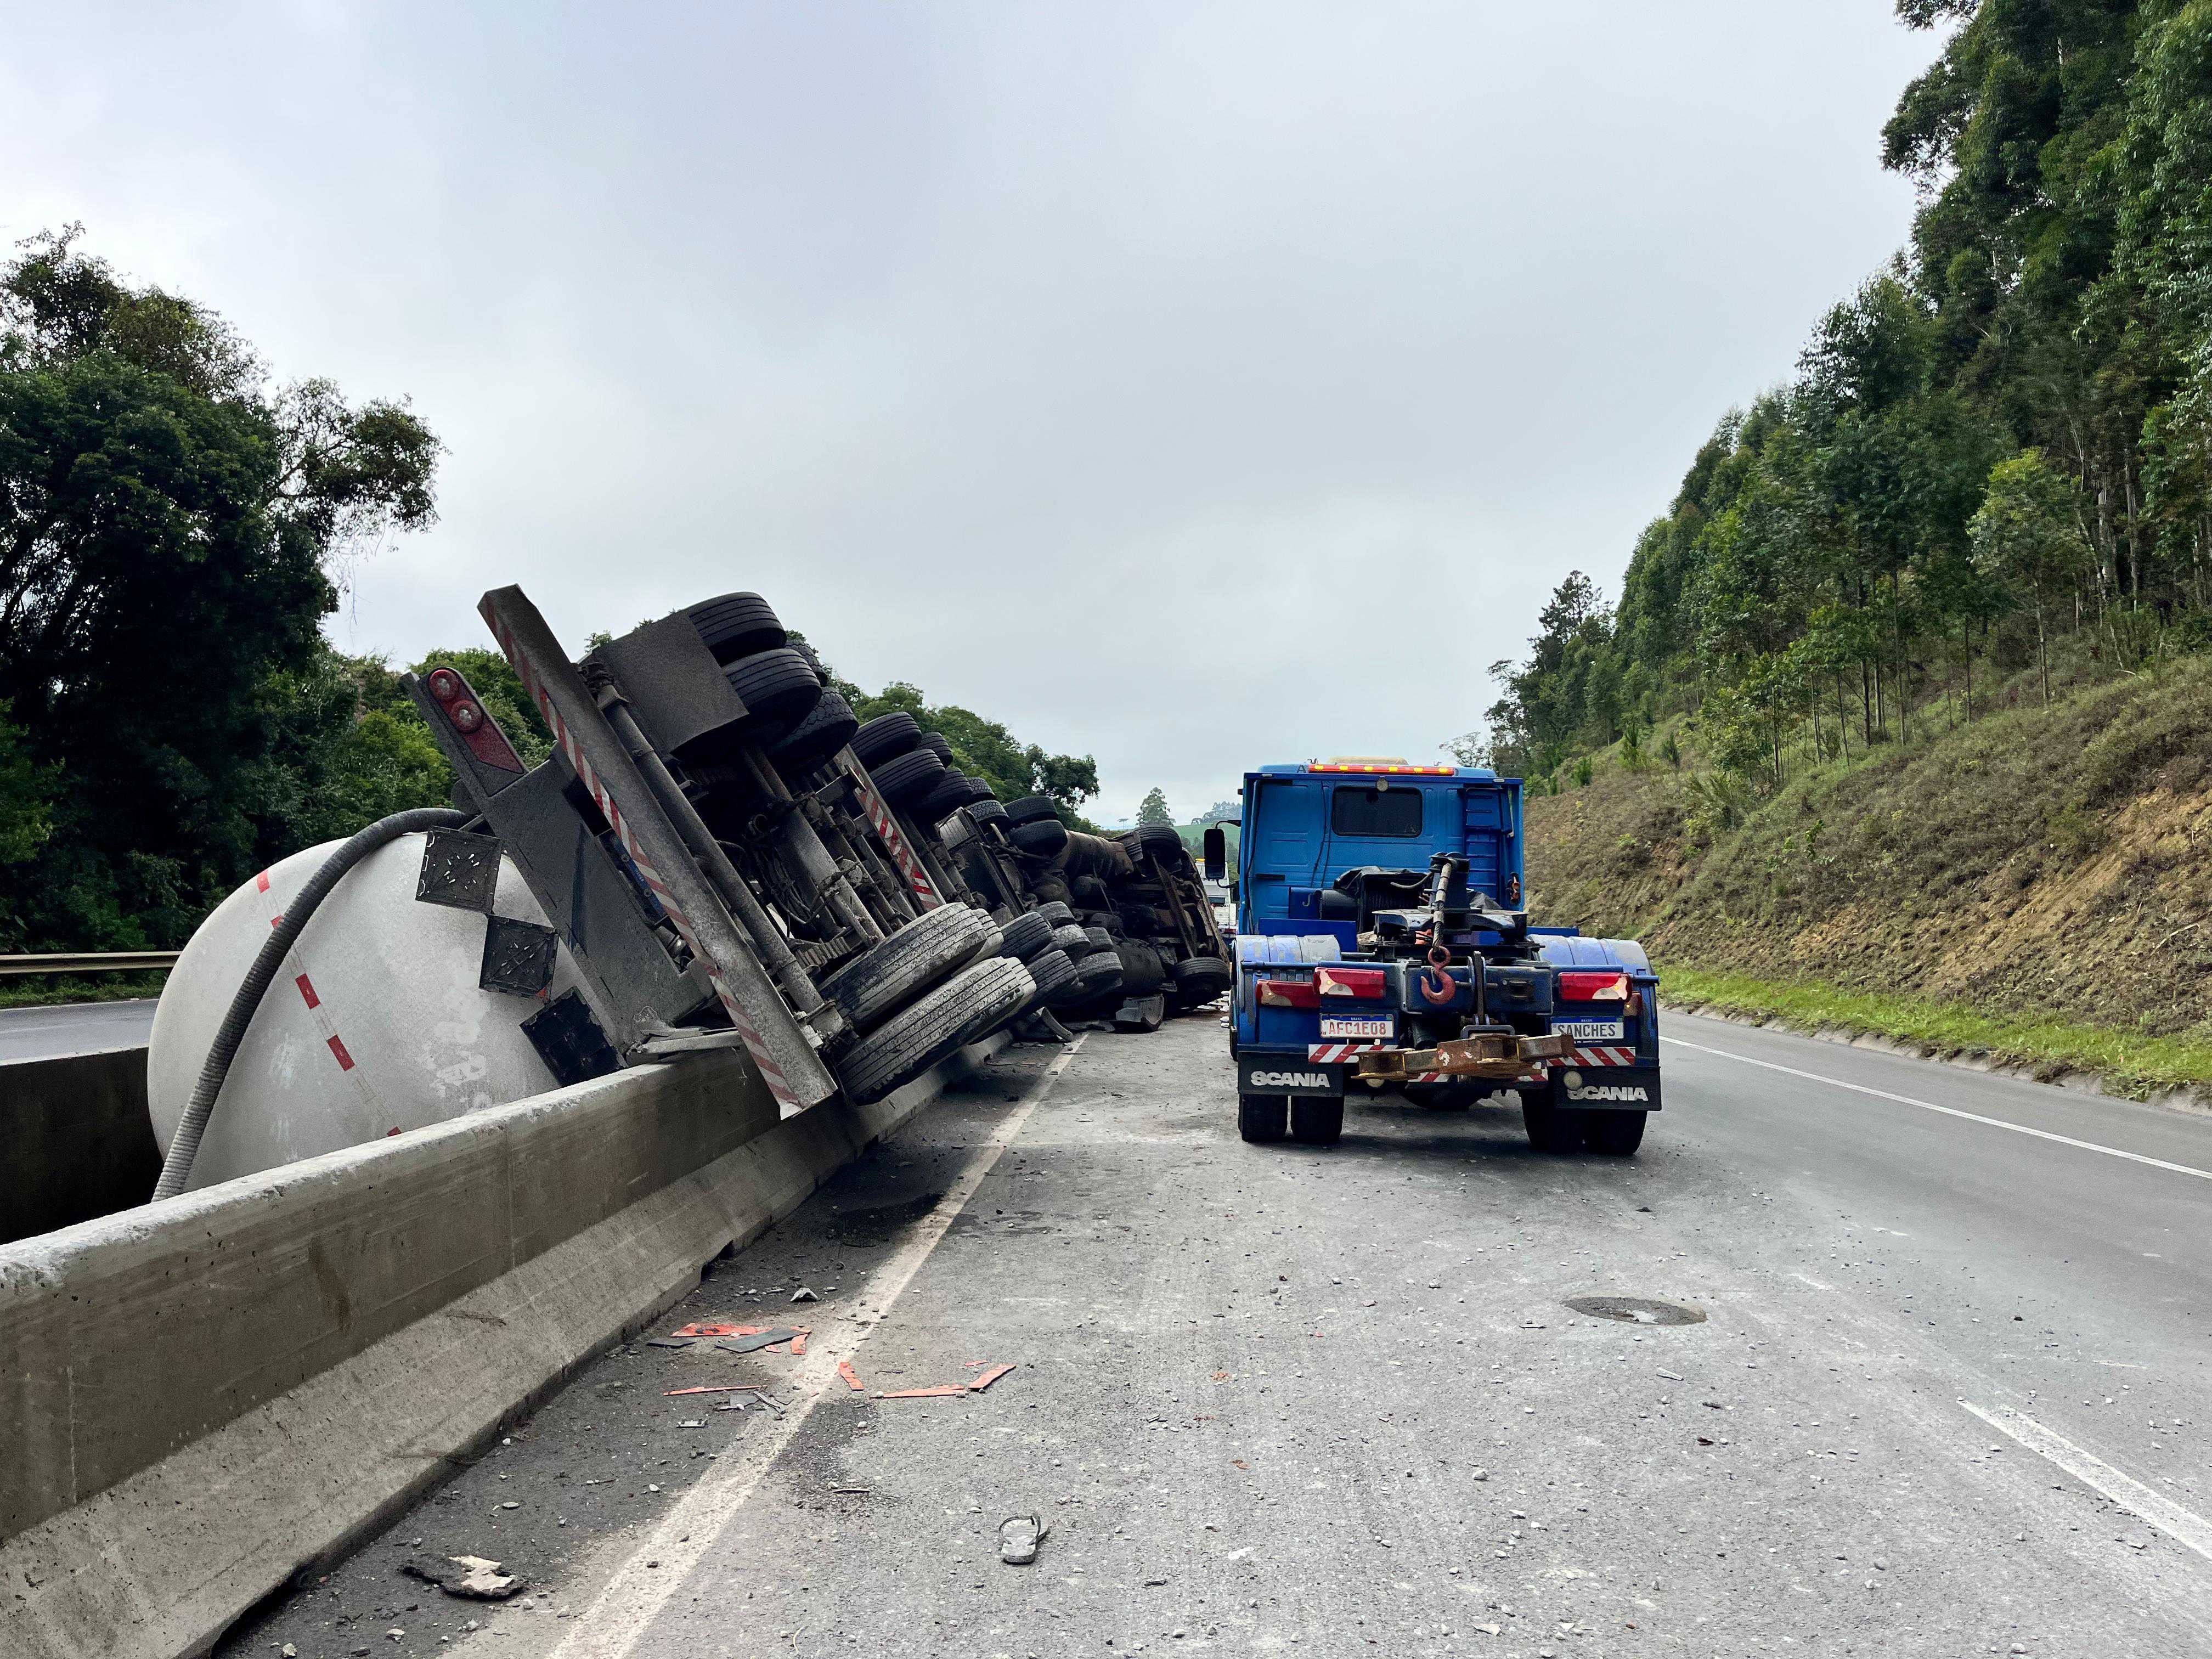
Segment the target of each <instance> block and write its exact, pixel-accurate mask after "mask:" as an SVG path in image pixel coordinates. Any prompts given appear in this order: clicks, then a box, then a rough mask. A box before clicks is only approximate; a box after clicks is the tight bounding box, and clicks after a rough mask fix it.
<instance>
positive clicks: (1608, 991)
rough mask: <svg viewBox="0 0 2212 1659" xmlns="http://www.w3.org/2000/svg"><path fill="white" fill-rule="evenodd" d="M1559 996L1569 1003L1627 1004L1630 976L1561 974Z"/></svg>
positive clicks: (1620, 974) (1618, 974)
mask: <svg viewBox="0 0 2212 1659" xmlns="http://www.w3.org/2000/svg"><path fill="white" fill-rule="evenodd" d="M1559 996H1560V998H1561V999H1562V1000H1565V1001H1567V1002H1626V1001H1627V1000H1628V975H1626V974H1622V973H1607V974H1561V975H1559Z"/></svg>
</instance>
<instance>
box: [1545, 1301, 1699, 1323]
mask: <svg viewBox="0 0 2212 1659" xmlns="http://www.w3.org/2000/svg"><path fill="white" fill-rule="evenodd" d="M1567 1305H1568V1306H1569V1307H1570V1308H1572V1309H1573V1310H1575V1311H1576V1312H1577V1313H1582V1314H1588V1315H1589V1316H1591V1317H1592V1318H1593V1319H1618V1320H1619V1321H1620V1322H1621V1323H1622V1324H1624V1325H1702V1324H1704V1323H1705V1310H1704V1309H1702V1308H1692V1306H1690V1304H1688V1303H1686V1302H1662V1301H1660V1300H1659V1299H1658V1298H1657V1297H1650V1296H1571V1297H1568V1298H1567Z"/></svg>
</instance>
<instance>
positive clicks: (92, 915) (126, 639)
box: [0, 228, 438, 949]
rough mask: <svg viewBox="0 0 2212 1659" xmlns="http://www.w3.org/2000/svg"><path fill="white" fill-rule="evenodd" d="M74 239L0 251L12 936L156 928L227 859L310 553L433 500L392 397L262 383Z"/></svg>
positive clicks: (171, 926) (428, 506)
mask: <svg viewBox="0 0 2212 1659" xmlns="http://www.w3.org/2000/svg"><path fill="white" fill-rule="evenodd" d="M77 235H78V233H77V232H76V229H75V228H71V229H70V231H67V232H64V233H63V234H58V235H48V236H44V237H39V238H34V239H33V240H31V241H30V242H28V243H27V244H24V245H23V247H22V252H21V254H20V256H19V257H18V258H16V259H15V260H14V261H13V262H12V263H10V264H8V265H6V266H5V267H4V269H0V701H4V702H8V703H9V704H10V705H11V706H12V708H13V714H12V716H11V718H12V719H13V720H14V722H15V725H16V726H17V727H18V728H19V729H20V730H21V732H22V733H23V739H22V747H23V750H24V752H25V754H26V756H27V759H28V761H29V763H31V764H33V765H34V766H36V767H39V768H42V769H52V771H53V772H55V773H56V774H58V775H59V776H60V777H62V778H64V779H65V780H66V787H64V788H62V789H61V790H60V791H59V793H57V795H56V796H55V798H54V801H53V807H52V833H51V835H49V836H47V837H46V840H45V842H44V844H43V845H42V846H41V847H40V849H39V850H38V851H37V852H36V854H33V856H32V857H31V858H29V859H27V860H22V861H20V862H17V863H15V864H12V865H9V866H7V868H6V870H5V872H4V877H5V879H6V880H7V882H8V884H9V891H8V893H7V895H6V905H5V913H6V915H7V916H8V918H9V921H8V926H9V929H10V932H11V933H12V935H13V937H12V938H11V939H9V941H8V943H9V944H10V945H12V946H13V947H14V948H18V949H21V948H25V947H27V946H39V945H52V946H55V947H58V948H78V949H82V948H88V947H93V946H99V945H118V946H127V945H138V944H148V943H152V944H173V943H179V942H181V940H182V939H183V937H184V936H185V934H186V933H189V931H190V930H191V927H193V926H194V925H195V924H196V923H197V921H198V920H199V917H200V915H202V914H204V911H205V910H206V908H208V907H209V906H210V904H212V903H213V902H215V901H216V899H217V898H219V897H220V896H222V895H223V894H224V893H226V892H228V890H230V888H231V887H233V886H234V885H235V884H236V883H237V882H238V881H239V880H240V879H242V878H244V877H245V876H246V874H248V873H250V872H251V871H252V868H253V865H254V860H256V859H257V857H258V856H260V848H261V845H262V843H263V840H264V837H263V836H262V833H261V829H262V826H261V824H260V823H258V821H257V819H256V817H255V805H256V803H255V800H254V798H253V797H254V789H255V787H256V784H257V781H258V779H259V778H260V776H261V774H262V771H263V769H264V764H265V763H266V761H267V759H268V756H269V752H270V744H271V742H272V739H273V737H274V735H275V734H274V729H273V726H272V722H271V720H270V697H271V690H270V688H271V686H272V684H276V682H278V681H279V680H280V678H281V677H283V676H287V675H295V676H296V675H299V674H302V673H305V672H307V671H310V669H311V667H312V665H313V662H314V660H315V658H316V655H317V653H318V651H319V635H318V624H319V619H320V618H321V617H322V616H323V615H324V614H325V612H326V611H329V610H330V609H331V605H332V603H333V592H332V588H331V582H330V580H329V578H328V577H327V575H326V574H325V567H326V564H327V562H329V561H330V560H331V559H332V558H333V557H336V556H338V555H340V554H342V553H343V552H344V551H345V550H346V549H347V548H348V547H349V546H351V545H354V544H357V543H360V542H362V541H364V540H366V539H368V538H376V537H380V536H381V535H383V534H385V533H386V532H397V531H406V530H411V529H416V528H419V527H420V526H423V525H426V524H428V522H429V521H430V520H431V518H432V516H433V504H432V497H431V482H432V477H433V475H434V472H435V463H436V457H437V452H438V445H437V441H436V440H435V438H434V437H432V435H430V433H429V431H428V428H425V427H424V426H423V425H422V422H420V421H419V420H417V419H416V417H415V416H413V415H412V414H410V412H408V410H406V409H405V408H404V406H402V405H399V404H391V403H369V404H360V405H352V404H347V403H346V402H345V401H344V400H343V398H341V397H340V396H339V395H338V393H337V391H336V390H335V388H333V387H331V386H330V384H329V383H328V382H326V381H307V382H303V383H301V384H300V385H297V386H290V387H283V388H277V389H275V390H271V389H270V388H269V387H268V386H267V385H266V384H265V376H264V371H263V370H262V368H261V366H260V365H259V363H258V362H257V361H256V360H255V359H254V358H253V356H252V354H251V353H250V352H249V351H248V350H247V349H246V347H245V345H244V344H243V343H242V342H240V340H239V338H238V337H237V336H236V335H235V334H234V332H233V331H231V330H230V328H229V327H228V325H226V324H224V323H223V322H222V319H220V318H218V317H216V315H215V314H214V313H211V312H209V311H208V310H206V309H205V308H204V307H200V306H198V305H197V304H195V303H194V302H192V301H189V300H185V299H181V298H179V297H177V296H175V295H169V294H166V293H164V292H162V291H161V289H155V288H138V287H133V286H131V284H129V283H125V281H123V280H122V279H121V278H120V277H119V276H117V275H116V274H115V273H114V272H113V271H112V270H111V269H110V268H109V267H108V266H107V265H106V264H104V263H102V262H100V260H97V259H94V258H88V257H87V256H85V255H83V254H82V253H81V252H78V251H77V249H76V246H75V244H76V240H77Z"/></svg>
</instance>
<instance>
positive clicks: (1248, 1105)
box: [1237, 1095, 1344, 1146]
mask: <svg viewBox="0 0 2212 1659" xmlns="http://www.w3.org/2000/svg"><path fill="white" fill-rule="evenodd" d="M1237 1133H1238V1134H1240V1135H1242V1136H1243V1138H1244V1139H1247V1140H1249V1141H1251V1142H1253V1143H1254V1144H1255V1145H1263V1144H1265V1143H1267V1142H1269V1141H1275V1140H1281V1139H1285V1138H1286V1137H1287V1139H1291V1140H1295V1141H1297V1143H1298V1144H1299V1145H1300V1146H1335V1145H1336V1143H1337V1142H1338V1141H1339V1140H1340V1139H1342V1138H1343V1135H1344V1102H1343V1100H1342V1099H1341V1098H1338V1099H1335V1100H1322V1099H1319V1098H1317V1097H1300V1096H1295V1095H1239V1096H1237Z"/></svg>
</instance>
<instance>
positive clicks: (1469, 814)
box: [1207, 758, 1660, 1151]
mask: <svg viewBox="0 0 2212 1659" xmlns="http://www.w3.org/2000/svg"><path fill="white" fill-rule="evenodd" d="M1240 825H1241V832H1240V835H1239V838H1238V839H1239V846H1238V849H1237V852H1238V857H1237V865H1238V868H1237V878H1236V882H1235V884H1234V886H1233V888H1232V889H1231V893H1232V896H1233V898H1234V901H1235V903H1236V926H1237V941H1236V944H1237V951H1236V954H1237V987H1236V993H1235V998H1234V1001H1233V1004H1232V1006H1231V1015H1230V1020H1229V1024H1230V1034H1231V1051H1232V1053H1233V1054H1235V1056H1236V1058H1237V1086H1238V1096H1239V1125H1240V1127H1241V1128H1243V1130H1244V1132H1245V1138H1246V1139H1260V1140H1266V1139H1280V1138H1281V1136H1282V1133H1284V1130H1283V1128H1282V1127H1278V1126H1283V1125H1285V1123H1286V1124H1287V1128H1288V1132H1289V1133H1290V1134H1291V1137H1292V1138H1293V1139H1299V1140H1304V1141H1308V1142H1317V1143H1321V1144H1326V1143H1328V1142H1330V1141H1333V1140H1334V1139H1336V1138H1337V1135H1338V1133H1340V1129H1341V1125H1342V1117H1343V1102H1344V1097H1345V1095H1346V1090H1347V1085H1350V1086H1351V1087H1352V1089H1353V1090H1354V1091H1361V1092H1364V1091H1368V1090H1380V1089H1382V1088H1385V1087H1404V1088H1406V1089H1407V1092H1408V1094H1409V1095H1410V1096H1412V1097H1416V1098H1419V1099H1422V1100H1425V1101H1427V1102H1429V1103H1435V1104H1440V1105H1457V1104H1464V1103H1467V1102H1468V1101H1470V1100H1472V1099H1474V1098H1480V1097H1484V1096H1487V1095H1495V1094H1502V1093H1504V1092H1505V1091H1508V1090H1511V1091H1516V1092H1517V1093H1518V1094H1519V1096H1520V1097H1521V1101H1522V1107H1523V1110H1524V1113H1525V1114H1526V1115H1527V1119H1528V1129H1529V1136H1530V1139H1532V1140H1534V1141H1535V1142H1536V1143H1537V1144H1538V1145H1539V1146H1543V1147H1545V1148H1547V1150H1560V1151H1569V1150H1581V1149H1583V1147H1584V1146H1588V1147H1589V1149H1590V1150H1595V1151H1632V1150H1634V1146H1635V1145H1636V1143H1637V1142H1638V1141H1639V1140H1640V1139H1641V1136H1642V1132H1643V1124H1644V1114H1646V1113H1648V1112H1652V1111H1656V1110H1657V1109H1659V1104H1660V1096H1659V1060H1658V1018H1657V1015H1658V1002H1657V996H1656V989H1657V981H1656V977H1655V976H1654V975H1653V974H1652V972H1651V967H1650V961H1649V960H1648V959H1647V958H1646V957H1645V955H1644V951H1643V949H1642V947H1641V946H1640V945H1638V944H1637V943H1636V942H1635V941H1634V940H1631V939H1585V938H1583V937H1582V936H1581V935H1580V933H1578V931H1577V929H1575V928H1572V927H1530V926H1529V925H1528V914H1527V912H1526V911H1525V910H1524V909H1522V883H1523V879H1524V876H1523V871H1522V788H1521V781H1520V780H1519V779H1517V778H1501V777H1499V776H1498V775H1497V774H1496V773H1494V772H1492V771H1490V770H1488V769H1484V768H1480V767H1457V766H1414V765H1412V764H1409V763H1407V762H1404V761H1396V760H1370V759H1364V758H1354V759H1343V760H1333V761H1312V762H1307V763H1302V764H1294V765H1275V766H1263V767H1261V768H1259V769H1257V770H1255V771H1252V772H1248V773H1247V774H1246V775H1245V777H1244V787H1243V802H1242V817H1241V820H1240ZM1207 852H1208V857H1209V860H1210V861H1212V862H1217V863H1218V861H1220V857H1221V852H1222V846H1221V841H1220V838H1219V836H1218V831H1216V832H1213V833H1212V834H1211V835H1210V836H1209V838H1208V846H1207ZM1439 1045H1443V1046H1441V1047H1439ZM1630 1120H1632V1121H1630ZM1623 1143H1626V1144H1625V1145H1623Z"/></svg>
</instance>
